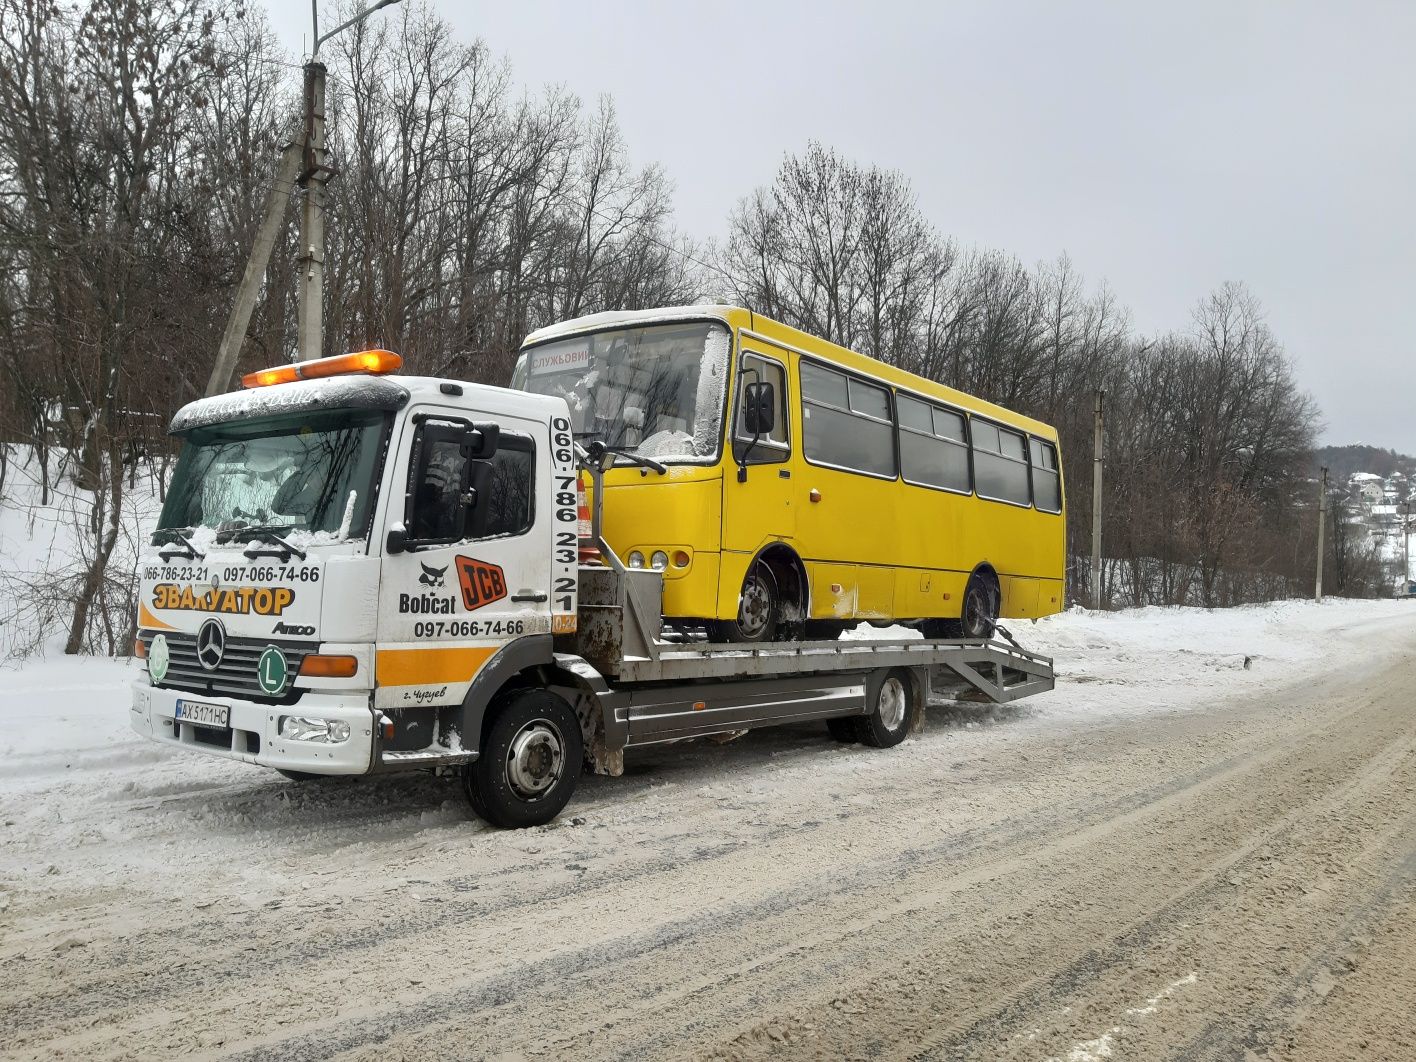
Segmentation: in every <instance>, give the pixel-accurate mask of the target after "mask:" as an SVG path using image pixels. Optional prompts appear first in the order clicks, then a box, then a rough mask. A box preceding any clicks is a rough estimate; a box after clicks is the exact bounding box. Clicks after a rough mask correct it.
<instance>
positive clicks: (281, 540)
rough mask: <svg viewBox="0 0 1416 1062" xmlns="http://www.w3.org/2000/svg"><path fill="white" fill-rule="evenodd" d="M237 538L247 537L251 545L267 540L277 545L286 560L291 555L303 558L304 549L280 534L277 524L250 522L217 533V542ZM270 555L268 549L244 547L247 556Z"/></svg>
mask: <svg viewBox="0 0 1416 1062" xmlns="http://www.w3.org/2000/svg"><path fill="white" fill-rule="evenodd" d="M237 538H245V539H249V540H250V543H251V545H255V543H257V542H269V543H270V544H271V545H272V546H279V547H280V553H279V556H281V557H283V558H284V559H286V560H289V559H290V557H291V556H292V555H293V556H296V557H299V558H300V559H301V560H304V559H305V551H304V550H303V549H301V548H300V547H299V546H297V545H295V543H293V542H291V541H290V540H289V539H288V538H285V537H284V536H283V535H281V534H280V527H279V526H278V525H273V524H250V525H249V526H243V527H232V528H228V529H227V530H225V531H223V532H222V533H221V534H219V535H217V541H218V542H230V541H232V540H233V539H237ZM271 555H272V553H271V551H270V550H253V549H251V548H250V547H249V546H248V547H247V548H246V556H248V557H260V556H271Z"/></svg>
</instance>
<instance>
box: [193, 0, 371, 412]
mask: <svg viewBox="0 0 1416 1062" xmlns="http://www.w3.org/2000/svg"><path fill="white" fill-rule="evenodd" d="M398 2H399V0H379V3H377V4H375V5H374V6H373V7H371V8H369V9H368V10H367V11H361V12H359V13H358V14H357V15H355V16H354V17H353V18H351V19H349V21H347V22H344V23H341V24H340V25H338V26H336V27H335V28H334V29H332V30H330V31H329V32H328V33H326V34H325V35H324V36H323V37H321V36H320V16H319V8H318V6H317V5H318V0H310V11H311V14H312V15H313V16H314V28H315V46H314V49H313V50H312V52H311V59H310V61H309V62H308V63H306V64H305V117H304V123H303V126H302V129H301V132H300V135H299V136H297V137H296V138H295V139H294V140H293V141H292V142H291V143H289V144H286V145H285V147H283V148H282V149H281V153H280V164H279V166H278V167H277V168H276V174H275V181H274V183H273V184H272V185H271V187H270V193H269V195H267V196H266V209H265V216H264V217H263V218H261V224H260V227H259V228H258V229H257V230H256V238H255V241H254V242H253V243H252V244H251V254H250V257H249V258H247V259H246V270H245V272H244V273H243V274H242V275H241V283H240V284H239V285H237V288H236V300H235V302H234V304H233V305H232V307H231V316H230V317H229V318H227V320H226V329H225V331H223V332H222V334H221V345H220V346H219V347H218V348H217V352H216V363H215V364H214V365H213V366H212V370H211V376H210V377H208V378H207V386H206V394H207V395H208V396H210V395H217V394H221V393H222V392H223V391H225V390H226V388H227V387H229V386H230V384H231V373H232V372H233V371H234V370H235V368H236V362H237V359H238V358H239V357H240V355H241V344H242V343H244V342H245V341H246V329H247V328H249V327H250V324H251V313H252V312H253V311H254V310H255V307H256V298H257V296H259V294H260V290H261V283H262V282H263V281H264V280H265V272H266V267H267V266H268V265H269V264H270V254H271V251H272V250H273V249H274V247H275V241H276V238H277V237H278V236H279V235H280V225H281V222H282V221H283V220H284V217H285V207H286V204H287V203H288V202H289V201H290V193H291V192H292V191H293V190H294V187H295V185H296V184H298V185H299V186H300V187H301V188H303V189H304V190H305V201H304V209H303V210H302V211H301V215H300V254H299V256H298V259H297V260H298V261H299V263H300V265H301V270H300V272H301V276H300V281H299V283H300V290H299V293H298V294H299V316H298V327H297V329H296V349H297V350H298V351H299V357H300V360H301V361H309V360H310V359H311V358H318V357H319V356H320V353H321V348H322V347H323V345H324V335H323V333H324V322H323V315H322V312H321V310H322V305H323V300H324V186H325V184H326V183H327V182H328V181H329V179H330V178H331V177H332V176H334V171H333V170H332V169H331V168H330V166H329V159H328V156H327V154H326V151H325V67H324V64H322V63H319V62H316V61H315V59H314V54H315V53H317V52H319V49H320V45H321V44H323V43H324V42H325V41H327V40H329V39H330V38H331V37H333V36H334V35H335V34H336V33H339V32H340V31H341V30H345V29H348V28H349V27H350V26H352V25H354V24H355V23H358V22H362V21H363V20H364V19H365V18H367V17H368V16H369V15H371V14H373V13H374V12H375V11H377V10H379V8H383V7H388V6H390V5H391V4H396V3H398Z"/></svg>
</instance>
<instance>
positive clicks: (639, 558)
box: [629, 549, 644, 568]
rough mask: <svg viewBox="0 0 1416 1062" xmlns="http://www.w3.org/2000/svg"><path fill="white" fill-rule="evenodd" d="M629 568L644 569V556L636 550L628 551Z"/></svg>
mask: <svg viewBox="0 0 1416 1062" xmlns="http://www.w3.org/2000/svg"><path fill="white" fill-rule="evenodd" d="M629 566H630V567H631V568H642V567H644V554H642V553H640V552H639V550H637V549H635V550H630V552H629Z"/></svg>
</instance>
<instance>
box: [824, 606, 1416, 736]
mask: <svg viewBox="0 0 1416 1062" xmlns="http://www.w3.org/2000/svg"><path fill="white" fill-rule="evenodd" d="M1005 626H1008V624H1007V622H1006V621H1005ZM1008 629H1009V630H1010V631H1011V632H1012V634H1013V637H1015V638H1016V639H1017V640H1018V642H1019V644H1021V645H1022V646H1023V648H1025V649H1029V650H1032V651H1033V652H1038V653H1043V654H1044V655H1047V656H1051V657H1052V658H1053V659H1054V662H1055V667H1056V670H1057V689H1056V690H1054V691H1053V692H1052V693H1050V694H1045V695H1043V696H1042V697H1039V698H1036V699H1034V700H1032V701H1029V702H1027V703H1028V704H1029V706H1030V707H1032V708H1034V709H1035V710H1036V711H1037V712H1038V713H1039V714H1041V715H1043V716H1047V717H1052V718H1060V717H1064V716H1070V715H1079V714H1081V715H1094V714H1117V715H1127V714H1132V713H1138V712H1146V711H1153V710H1155V709H1158V708H1161V709H1183V708H1196V707H1200V706H1201V705H1203V704H1205V703H1206V702H1207V701H1208V700H1210V699H1212V698H1214V697H1218V696H1227V695H1230V694H1234V693H1242V692H1243V691H1244V690H1246V689H1258V688H1263V687H1268V688H1273V687H1276V686H1282V685H1284V684H1286V683H1289V682H1296V681H1300V680H1301V679H1302V678H1303V677H1304V676H1305V675H1311V674H1317V673H1320V672H1322V671H1324V670H1326V669H1327V668H1329V667H1331V666H1332V665H1333V662H1334V660H1335V659H1336V655H1335V654H1339V653H1340V654H1341V660H1342V661H1343V663H1344V664H1346V665H1351V664H1356V663H1360V662H1363V661H1370V660H1372V659H1374V658H1376V657H1378V656H1380V655H1381V654H1383V653H1384V652H1387V651H1390V648H1391V646H1392V644H1393V641H1394V640H1395V639H1399V638H1401V637H1402V635H1405V636H1406V640H1407V641H1409V640H1410V636H1411V635H1412V634H1416V602H1413V601H1349V600H1343V599H1338V598H1329V599H1328V600H1326V601H1324V602H1323V603H1322V604H1321V605H1319V604H1316V603H1315V602H1312V601H1278V602H1273V603H1270V604H1265V605H1244V606H1240V607H1238V608H1228V609H1212V610H1211V609H1203V608H1182V607H1178V606H1169V607H1150V608H1137V609H1126V610H1124V611H1120V612H1092V611H1088V610H1086V609H1082V608H1074V609H1071V610H1070V611H1068V612H1064V613H1061V614H1059V615H1056V616H1049V617H1048V618H1047V619H1043V620H1038V621H1037V622H1029V621H1027V620H1023V621H1016V622H1014V623H1013V624H1012V625H1011V626H1009V627H1008ZM848 637H857V638H886V637H918V635H917V634H915V633H914V632H912V631H909V630H907V629H906V628H903V627H891V628H886V629H876V628H872V627H865V628H859V629H857V630H856V631H854V632H852V634H851V635H848Z"/></svg>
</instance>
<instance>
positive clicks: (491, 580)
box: [457, 557, 506, 612]
mask: <svg viewBox="0 0 1416 1062" xmlns="http://www.w3.org/2000/svg"><path fill="white" fill-rule="evenodd" d="M457 581H458V582H459V583H461V584H462V607H463V608H465V609H466V610H467V611H468V612H471V611H473V610H474V609H479V608H481V607H482V606H483V605H490V604H491V603H492V602H493V601H500V600H501V599H502V598H504V597H506V577H505V576H503V575H502V570H501V568H500V567H499V566H497V565H495V564H486V563H483V562H482V561H479V560H473V559H472V558H471V557H458V558H457Z"/></svg>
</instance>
